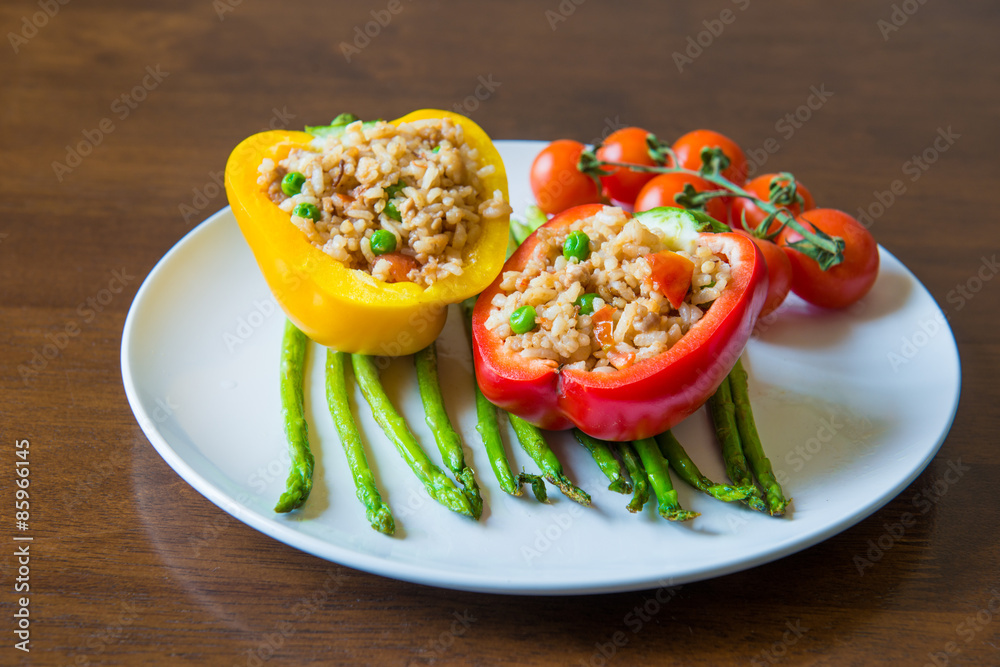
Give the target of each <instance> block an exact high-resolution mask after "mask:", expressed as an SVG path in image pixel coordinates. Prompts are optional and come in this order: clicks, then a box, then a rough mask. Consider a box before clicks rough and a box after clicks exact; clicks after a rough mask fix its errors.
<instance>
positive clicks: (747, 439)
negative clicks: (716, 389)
mask: <svg viewBox="0 0 1000 667" xmlns="http://www.w3.org/2000/svg"><path fill="white" fill-rule="evenodd" d="M729 383H730V388H731V390H732V398H733V403H734V404H735V405H736V427H737V430H738V431H739V433H740V442H741V443H742V445H743V453H744V454H745V456H746V458H747V459H748V460H749V461H750V467H751V468H752V469H753V472H754V474H755V475H756V476H757V481H759V482H760V485H761V486H762V487H764V491H765V493H766V494H767V510H768V513H769V514H770V515H771V516H783V515H784V514H785V508H786V507H788V503H790V502H791V501H792V500H791V498H789V499H787V500H786V499H785V496H784V494H783V493H782V492H781V485H780V484H778V480H777V479H775V477H774V471H773V470H772V469H771V462H770V461H769V460H768V458H767V456H765V455H764V448H763V446H762V445H761V443H760V436H759V435H758V434H757V425H756V424H755V423H754V419H753V410H752V409H751V408H750V392H749V387H748V385H747V373H746V371H745V370H743V363H742V362H741V361H740V360H739V359H737V360H736V364H735V365H734V366H733V370H731V371H730V372H729Z"/></svg>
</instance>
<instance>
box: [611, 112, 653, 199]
mask: <svg viewBox="0 0 1000 667" xmlns="http://www.w3.org/2000/svg"><path fill="white" fill-rule="evenodd" d="M648 134H649V132H647V131H646V130H644V129H642V128H639V127H626V128H624V129H621V130H616V131H615V132H612V133H611V134H610V135H608V138H607V139H605V140H604V143H603V144H602V145H601V147H600V148H599V149H597V157H598V159H600V160H607V161H608V162H629V163H631V164H642V165H646V166H648V167H653V166H656V162H654V161H653V158H651V157H649V150H648V149H647V147H646V135H648ZM605 169H609V170H612V171H611V173H610V174H608V175H607V176H601V185H603V186H604V190H605V191H606V192H607V194H608V196H609V197H611V198H612V199H617V200H618V201H620V202H623V203H625V204H631V203H632V202H634V201H635V198H636V196H637V195H638V194H639V191H640V190H642V186H643V185H645V184H646V183H648V182H649V181H650V180H651V179H652V178H653V177H654V176H655V175H656V174H653V173H648V172H642V171H632V170H630V169H626V168H625V167H605Z"/></svg>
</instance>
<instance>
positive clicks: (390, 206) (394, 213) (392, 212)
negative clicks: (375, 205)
mask: <svg viewBox="0 0 1000 667" xmlns="http://www.w3.org/2000/svg"><path fill="white" fill-rule="evenodd" d="M405 187H406V183H403V182H402V181H396V182H395V183H393V184H392V185H390V186H389V187H387V188H386V189H385V196H386V199H387V200H388V201H387V202H386V203H385V208H384V209H382V212H383V213H385V217H387V218H390V219H392V220H395V221H396V222H402V221H403V216H402V215H400V213H399V209H398V208H396V204H395V203H394V202H393V201H392V200H393V198H394V197H395V196H396V195H398V194H399V193H401V192H402V191H403V188H405Z"/></svg>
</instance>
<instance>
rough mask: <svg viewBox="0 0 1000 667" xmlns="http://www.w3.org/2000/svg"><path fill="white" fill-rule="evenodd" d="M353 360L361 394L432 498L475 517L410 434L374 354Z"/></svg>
mask: <svg viewBox="0 0 1000 667" xmlns="http://www.w3.org/2000/svg"><path fill="white" fill-rule="evenodd" d="M351 363H352V364H353V366H354V377H355V378H356V379H357V381H358V386H359V387H361V393H362V394H364V396H365V400H367V401H368V405H369V406H371V409H372V415H373V416H374V417H375V421H377V422H378V424H379V426H381V427H382V430H384V431H385V434H386V436H388V437H389V439H390V440H392V442H393V444H394V445H396V450H397V451H398V452H399V455H400V456H402V457H403V460H404V461H406V463H407V464H408V465H409V466H410V469H411V470H413V473H414V474H415V475H416V476H417V479H419V480H420V481H421V482H423V484H424V488H425V489H427V493H428V494H430V496H431V498H433V499H434V500H436V501H438V502H439V503H441V504H442V505H444V506H445V507H447V508H448V509H450V510H454V511H455V512H458V513H459V514H465V515H466V516H472V507H471V506H470V505H469V501H468V500H467V499H466V497H465V495H464V494H463V493H462V492H461V491H459V489H458V487H456V486H455V484H454V483H453V482H452V481H451V479H449V478H448V476H447V475H445V474H444V472H443V471H442V470H441V469H440V468H438V467H437V466H436V465H434V463H433V462H432V461H431V460H430V459H429V458H427V453H426V452H424V450H423V449H421V448H420V444H419V443H418V442H417V439H416V438H414V437H413V434H412V433H410V429H409V428H407V426H406V421H404V420H403V417H402V415H400V414H399V412H397V411H396V408H395V407H394V406H393V405H392V402H391V401H390V400H389V397H388V396H386V394H385V389H383V388H382V383H381V382H380V381H379V377H378V369H377V368H376V367H375V362H374V361H373V360H372V358H371V357H369V356H366V355H363V354H352V355H351Z"/></svg>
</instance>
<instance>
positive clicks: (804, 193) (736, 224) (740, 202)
mask: <svg viewBox="0 0 1000 667" xmlns="http://www.w3.org/2000/svg"><path fill="white" fill-rule="evenodd" d="M775 178H778V174H764V175H762V176H758V177H757V178H755V179H753V180H752V181H750V182H749V183H747V184H746V185H744V186H743V189H744V190H746V191H747V192H749V193H750V194H752V195H756V196H757V197H759V198H761V199H763V200H764V201H769V198H770V196H771V181H772V179H775ZM795 190H796V192H797V193H798V194H799V196H800V197H802V204H801V205H799V204H797V203H795V204H791V205H790V206H786V207H785V208H787V209H788V210H789V211H790V212H791V213H792V215H798V214H799V213H802V212H803V211H811V210H812V209H814V208H816V201H815V200H814V199H813V196H812V194H810V192H809V190H807V189H806V186H804V185H802V184H801V183H799V181H798V180H796V181H795ZM730 210H731V218H730V221H729V226H730V227H732V228H733V229H742V228H743V223H742V217H741V216H743V215H744V214H745V215H746V219H747V225H749V226H750V229H756V228H757V225H759V224H760V223H761V222H763V221H764V218H766V217H767V213H766V212H765V211H764V210H763V209H762V208H761V207H759V206H757V204H756V203H754V202H753V201H751V200H749V199H746V198H745V197H733V203H732V207H731V208H730ZM778 225H779V223H777V222H774V223H771V226H770V227H769V228H768V233H769V234H770V233H771V232H773V231H774V230H776V229H777V228H778Z"/></svg>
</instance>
